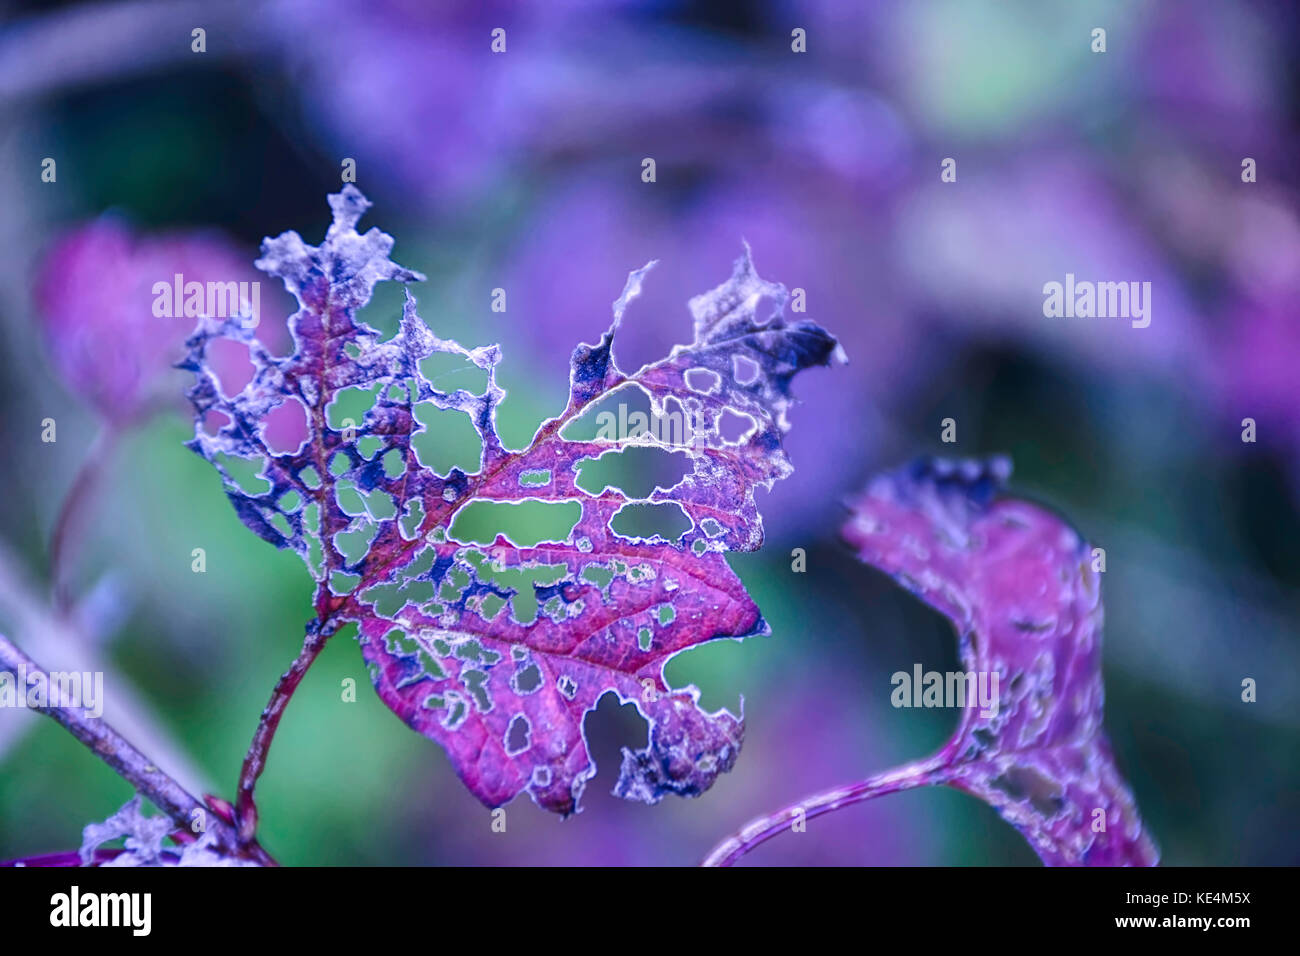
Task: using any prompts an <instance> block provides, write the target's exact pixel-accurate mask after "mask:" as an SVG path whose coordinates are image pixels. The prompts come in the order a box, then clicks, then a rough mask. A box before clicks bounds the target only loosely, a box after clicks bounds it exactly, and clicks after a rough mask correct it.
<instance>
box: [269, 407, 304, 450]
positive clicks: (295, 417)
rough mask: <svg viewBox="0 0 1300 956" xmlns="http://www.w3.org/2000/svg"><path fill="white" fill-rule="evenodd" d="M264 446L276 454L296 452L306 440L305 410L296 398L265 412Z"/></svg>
mask: <svg viewBox="0 0 1300 956" xmlns="http://www.w3.org/2000/svg"><path fill="white" fill-rule="evenodd" d="M262 434H263V435H265V436H266V447H267V448H269V449H270V450H271V451H273V452H275V453H276V454H277V455H288V454H294V453H296V452H297V451H298V450H299V449H300V448H301V447H302V443H303V442H304V441H306V440H307V410H306V409H305V408H303V407H302V402H300V401H298V399H296V398H291V399H288V400H287V401H285V402H283V403H282V404H280V405H277V406H275V408H273V409H271V410H270V411H269V412H267V413H266V429H265V431H264V432H263V433H262Z"/></svg>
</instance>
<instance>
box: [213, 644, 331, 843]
mask: <svg viewBox="0 0 1300 956" xmlns="http://www.w3.org/2000/svg"><path fill="white" fill-rule="evenodd" d="M337 629H338V627H337V625H336V624H334V623H333V621H332V620H331V619H329V618H324V619H322V618H316V619H315V620H313V621H312V622H311V623H310V624H308V625H307V636H306V637H305V638H304V639H303V642H302V650H301V651H299V652H298V656H297V657H296V658H295V659H294V662H293V663H292V664H290V665H289V669H288V670H287V671H285V672H284V673H283V674H281V675H280V679H279V680H278V681H276V683H275V689H274V690H272V691H271V700H270V702H269V703H267V705H266V707H265V708H263V710H262V716H261V717H260V718H259V719H258V722H257V730H256V732H255V733H254V734H253V740H252V743H250V744H249V745H248V753H247V754H246V755H245V756H244V765H243V767H242V768H241V769H240V772H239V791H238V793H237V795H236V797H235V823H236V825H237V826H238V836H239V841H240V843H241V844H244V845H256V844H255V843H254V837H255V836H256V834H257V803H256V801H255V800H254V799H253V789H254V788H255V787H256V786H257V778H258V777H260V776H261V775H262V771H263V770H265V769H266V758H267V754H268V753H269V752H270V750H271V741H272V740H273V739H274V738H275V731H276V729H277V728H278V727H279V726H280V718H281V717H283V716H284V711H285V708H286V707H288V706H289V701H290V700H291V699H292V698H293V694H294V691H296V690H297V689H298V685H299V684H300V683H302V679H303V677H305V676H306V675H307V671H308V669H309V668H310V667H311V665H312V664H313V663H315V661H316V658H317V657H319V656H320V652H321V651H322V650H324V648H325V642H326V641H328V640H329V639H330V637H332V636H333V634H334V632H335V631H336V630H337Z"/></svg>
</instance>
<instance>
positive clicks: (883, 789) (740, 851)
mask: <svg viewBox="0 0 1300 956" xmlns="http://www.w3.org/2000/svg"><path fill="white" fill-rule="evenodd" d="M947 769H948V768H947V764H946V763H945V762H944V759H943V757H942V755H940V754H936V755H934V756H932V757H927V758H926V759H925V760H921V761H917V762H914V763H909V764H904V765H903V766H901V767H895V768H894V769H893V770H887V771H885V772H884V773H880V774H876V775H875V776H874V777H869V778H867V779H866V780H863V781H860V782H858V783H853V784H849V785H848V786H845V787H836V788H835V789H833V790H825V791H823V792H821V793H819V794H817V795H816V796H812V797H808V798H807V799H805V800H801V801H799V802H798V803H793V804H791V805H790V806H788V807H786V808H785V809H783V810H778V811H777V812H776V813H772V814H768V815H767V816H762V817H758V818H757V819H754V820H751V821H749V823H747V824H745V825H744V826H743V827H741V828H740V829H739V830H738V831H736V832H735V833H734V834H732V835H731V836H729V837H727V839H725V840H723V841H722V842H721V843H719V844H718V845H717V846H715V847H714V848H713V849H712V850H711V851H710V852H709V855H708V856H707V857H705V858H704V862H703V863H702V864H701V866H731V864H733V863H735V862H736V861H737V860H739V859H740V858H741V857H742V856H744V855H745V854H746V853H748V852H749V851H750V850H752V849H754V847H756V846H758V845H759V844H760V843H765V842H767V841H768V840H770V839H772V837H774V836H776V835H777V834H778V833H782V832H784V831H785V830H787V829H789V828H790V827H791V824H793V823H794V822H795V821H806V820H811V819H812V818H813V817H818V816H821V815H822V814H823V813H830V812H831V811H832V810H838V809H839V808H840V807H847V806H849V805H851V804H854V803H861V802H863V801H864V800H870V799H872V798H873V797H883V796H885V794H889V793H898V792H899V791H900V790H911V789H913V788H914V787H924V786H929V785H931V784H937V783H943V782H944V780H945V779H946V775H947Z"/></svg>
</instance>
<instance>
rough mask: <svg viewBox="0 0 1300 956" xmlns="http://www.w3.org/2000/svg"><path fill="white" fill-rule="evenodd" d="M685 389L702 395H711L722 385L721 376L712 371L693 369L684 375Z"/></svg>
mask: <svg viewBox="0 0 1300 956" xmlns="http://www.w3.org/2000/svg"><path fill="white" fill-rule="evenodd" d="M685 378H686V387H687V388H689V389H691V390H692V391H695V392H699V393H700V394H702V395H712V394H713V393H714V392H716V391H717V390H718V386H719V385H721V384H722V376H721V375H719V374H718V373H717V372H715V371H713V370H712V369H707V368H693V369H691V370H690V371H688V372H687V373H686V376H685Z"/></svg>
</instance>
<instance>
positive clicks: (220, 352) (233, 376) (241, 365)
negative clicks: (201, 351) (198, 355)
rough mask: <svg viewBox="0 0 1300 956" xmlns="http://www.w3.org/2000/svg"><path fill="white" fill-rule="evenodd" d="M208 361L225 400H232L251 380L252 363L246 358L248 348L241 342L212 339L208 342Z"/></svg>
mask: <svg viewBox="0 0 1300 956" xmlns="http://www.w3.org/2000/svg"><path fill="white" fill-rule="evenodd" d="M208 361H209V364H210V366H211V368H212V370H213V371H214V372H216V374H217V381H218V383H219V384H220V386H221V394H222V395H224V396H225V397H226V398H234V397H235V396H236V395H238V394H239V393H240V392H242V391H243V390H244V386H245V385H247V384H248V383H249V382H251V381H252V380H253V372H254V368H253V361H252V359H250V358H249V357H248V346H247V345H245V344H243V343H242V342H236V341H235V340H234V339H227V338H218V339H212V340H211V341H209V342H208Z"/></svg>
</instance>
